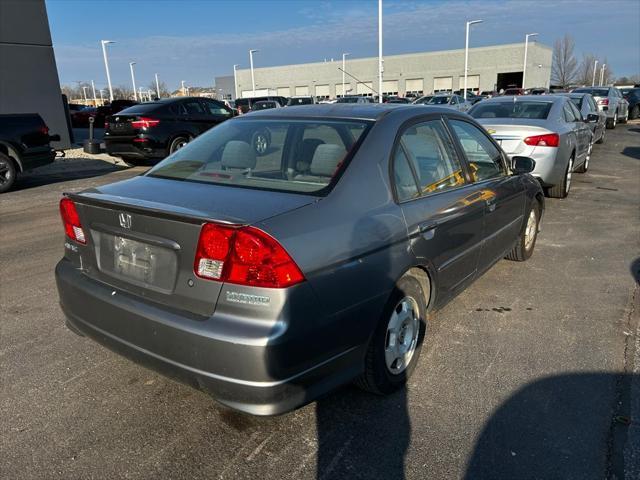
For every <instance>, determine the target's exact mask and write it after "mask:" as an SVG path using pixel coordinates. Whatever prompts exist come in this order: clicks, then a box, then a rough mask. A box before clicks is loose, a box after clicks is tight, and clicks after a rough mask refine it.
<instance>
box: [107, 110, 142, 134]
mask: <svg viewBox="0 0 640 480" xmlns="http://www.w3.org/2000/svg"><path fill="white" fill-rule="evenodd" d="M136 118H138V115H113V116H111V117H107V123H108V124H109V126H108V127H107V128H106V131H105V134H106V135H113V136H118V137H121V136H133V135H136V134H137V133H138V131H139V129H136V128H133V126H132V125H131V122H133V121H134V120H135V119H136Z"/></svg>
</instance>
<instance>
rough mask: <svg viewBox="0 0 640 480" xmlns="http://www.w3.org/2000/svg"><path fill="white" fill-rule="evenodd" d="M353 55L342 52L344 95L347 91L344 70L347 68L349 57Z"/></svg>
mask: <svg viewBox="0 0 640 480" xmlns="http://www.w3.org/2000/svg"><path fill="white" fill-rule="evenodd" d="M349 55H351V54H350V53H343V54H342V96H343V97H344V96H346V95H347V92H346V91H345V88H346V87H345V81H344V71H345V70H346V69H347V67H346V64H347V63H346V62H347V57H348V56H349Z"/></svg>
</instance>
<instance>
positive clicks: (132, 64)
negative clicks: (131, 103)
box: [129, 62, 142, 101]
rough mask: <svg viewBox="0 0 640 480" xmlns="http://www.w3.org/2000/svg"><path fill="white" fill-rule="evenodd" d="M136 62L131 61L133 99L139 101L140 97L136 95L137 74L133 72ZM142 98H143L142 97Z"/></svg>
mask: <svg viewBox="0 0 640 480" xmlns="http://www.w3.org/2000/svg"><path fill="white" fill-rule="evenodd" d="M135 64H136V62H129V69H130V70H131V83H132V84H133V99H134V100H135V101H138V97H136V74H135V73H133V66H134V65H135ZM140 100H142V98H141V99H140Z"/></svg>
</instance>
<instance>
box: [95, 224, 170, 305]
mask: <svg viewBox="0 0 640 480" xmlns="http://www.w3.org/2000/svg"><path fill="white" fill-rule="evenodd" d="M92 235H93V238H94V240H95V245H96V250H97V251H96V258H97V263H98V269H99V270H100V271H101V272H103V273H105V274H107V275H109V276H112V277H115V278H117V279H119V280H123V281H126V282H128V283H132V284H134V285H138V286H141V287H144V288H149V289H151V290H156V291H160V292H163V293H171V292H172V291H173V289H174V287H175V280H176V274H177V263H178V258H177V254H176V252H175V251H174V250H172V249H170V248H165V247H162V246H159V245H153V244H150V243H146V242H142V241H139V240H134V239H131V238H127V237H123V236H119V235H113V234H110V233H106V232H99V231H95V230H94V231H92Z"/></svg>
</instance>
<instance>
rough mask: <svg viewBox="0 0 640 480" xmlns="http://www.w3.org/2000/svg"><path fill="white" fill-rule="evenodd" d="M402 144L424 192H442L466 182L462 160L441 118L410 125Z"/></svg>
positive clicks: (421, 191)
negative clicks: (457, 155)
mask: <svg viewBox="0 0 640 480" xmlns="http://www.w3.org/2000/svg"><path fill="white" fill-rule="evenodd" d="M400 144H401V145H402V146H403V147H404V151H405V153H406V155H407V157H408V158H407V160H409V162H411V164H412V165H413V169H414V171H415V172H416V176H417V181H418V186H419V187H420V193H422V194H428V193H432V192H440V191H442V190H447V189H449V188H454V187H458V186H460V185H464V183H465V180H464V175H463V173H462V167H461V166H460V161H459V160H458V158H457V157H456V154H455V150H454V148H453V144H452V143H451V140H450V138H449V135H448V134H447V132H446V130H445V128H444V126H443V124H442V122H440V121H439V120H432V121H429V122H424V123H419V124H417V125H413V126H411V127H409V128H408V129H407V130H405V132H404V133H403V134H402V137H400Z"/></svg>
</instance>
